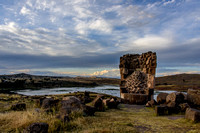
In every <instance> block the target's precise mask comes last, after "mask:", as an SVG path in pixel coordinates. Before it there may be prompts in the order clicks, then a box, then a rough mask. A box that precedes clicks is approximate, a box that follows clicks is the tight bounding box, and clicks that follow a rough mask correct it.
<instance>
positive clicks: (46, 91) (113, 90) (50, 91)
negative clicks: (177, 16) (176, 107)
mask: <svg viewBox="0 0 200 133" xmlns="http://www.w3.org/2000/svg"><path fill="white" fill-rule="evenodd" d="M77 91H90V92H97V93H105V94H109V95H113V96H117V97H120V90H119V86H111V85H104V86H97V87H92V88H88V87H63V88H42V89H40V90H29V89H27V90H18V91H15V92H16V93H18V94H23V95H29V96H34V95H54V94H64V93H70V92H77ZM161 92H166V93H172V92H175V91H155V92H154V99H156V97H157V95H158V94H159V93H161Z"/></svg>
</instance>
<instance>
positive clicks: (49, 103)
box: [41, 98, 59, 109]
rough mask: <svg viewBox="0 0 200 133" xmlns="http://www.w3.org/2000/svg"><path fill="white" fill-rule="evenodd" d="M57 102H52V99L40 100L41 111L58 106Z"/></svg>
mask: <svg viewBox="0 0 200 133" xmlns="http://www.w3.org/2000/svg"><path fill="white" fill-rule="evenodd" d="M58 102H59V100H54V99H53V98H46V99H44V100H42V106H41V107H42V108H43V109H48V108H52V107H55V106H56V105H57V104H58Z"/></svg>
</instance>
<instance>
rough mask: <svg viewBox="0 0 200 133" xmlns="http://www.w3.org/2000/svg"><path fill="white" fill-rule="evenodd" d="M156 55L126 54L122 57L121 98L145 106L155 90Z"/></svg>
mask: <svg viewBox="0 0 200 133" xmlns="http://www.w3.org/2000/svg"><path fill="white" fill-rule="evenodd" d="M156 60H157V57H156V53H153V52H151V51H149V52H147V53H143V54H141V55H139V54H126V55H124V56H122V57H120V65H119V68H120V74H121V83H120V96H121V98H124V99H125V100H126V101H127V102H129V103H134V104H145V103H146V102H147V101H148V100H150V99H151V97H152V95H153V91H154V88H155V73H156V66H157V61H156Z"/></svg>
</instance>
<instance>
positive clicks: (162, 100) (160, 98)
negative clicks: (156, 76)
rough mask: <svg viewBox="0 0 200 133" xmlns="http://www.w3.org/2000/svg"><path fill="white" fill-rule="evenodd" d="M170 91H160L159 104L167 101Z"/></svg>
mask: <svg viewBox="0 0 200 133" xmlns="http://www.w3.org/2000/svg"><path fill="white" fill-rule="evenodd" d="M167 95H168V93H160V94H158V96H157V102H158V104H163V103H165V102H166V98H167Z"/></svg>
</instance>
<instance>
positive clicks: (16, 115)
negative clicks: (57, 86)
mask: <svg viewBox="0 0 200 133" xmlns="http://www.w3.org/2000/svg"><path fill="white" fill-rule="evenodd" d="M67 95H75V94H66V95H54V96H51V97H54V98H58V99H59V98H62V97H63V96H67ZM95 96H96V94H92V95H91V97H93V98H94V97H95ZM0 97H1V99H0V108H1V110H0V132H23V130H24V129H26V127H27V126H29V125H30V124H31V123H33V122H45V123H48V124H49V130H48V131H49V132H80V133H113V132H117V133H120V132H121V133H126V132H127V133H128V132H130V133H134V132H135V133H137V132H187V133H198V132H199V131H200V123H193V122H191V121H188V120H186V119H184V116H183V115H181V114H179V115H172V116H159V117H158V116H155V112H154V110H153V109H152V108H146V107H144V106H140V105H127V104H120V105H119V108H118V109H109V110H106V111H105V112H96V113H95V116H87V117H83V116H81V115H79V114H72V115H71V121H70V122H65V123H64V122H62V121H61V120H60V119H58V118H57V116H56V113H55V112H52V113H45V112H43V111H42V110H41V109H40V108H37V107H36V106H35V102H34V100H33V99H34V97H26V96H20V95H12V94H0ZM22 102H23V103H26V105H27V109H26V110H24V111H12V110H10V106H11V105H12V104H14V103H22Z"/></svg>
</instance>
